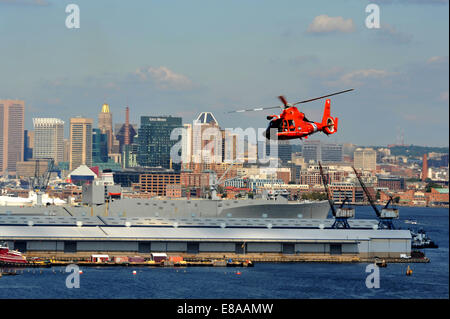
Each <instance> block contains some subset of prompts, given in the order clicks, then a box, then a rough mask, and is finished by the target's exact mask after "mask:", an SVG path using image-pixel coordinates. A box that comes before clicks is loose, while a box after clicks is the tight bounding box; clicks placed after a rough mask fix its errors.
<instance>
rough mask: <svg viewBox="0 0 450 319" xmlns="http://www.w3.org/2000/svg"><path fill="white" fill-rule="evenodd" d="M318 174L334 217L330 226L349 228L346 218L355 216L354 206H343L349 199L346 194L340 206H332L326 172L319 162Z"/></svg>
mask: <svg viewBox="0 0 450 319" xmlns="http://www.w3.org/2000/svg"><path fill="white" fill-rule="evenodd" d="M319 169H320V176H322V182H323V186H324V187H325V192H326V194H327V199H328V203H329V204H330V208H331V212H332V214H333V217H334V219H335V220H334V223H333V225H332V226H331V228H345V229H348V228H350V225H349V224H348V221H347V219H348V218H353V217H355V209H354V208H344V205H345V203H346V202H348V201H349V199H348V197H347V196H346V197H345V199H344V201H343V202H342V204H341V206H340V207H339V208H338V209H337V210H336V208H335V207H334V202H333V199H332V198H331V194H330V192H329V190H328V174H327V176H325V174H324V172H323V168H322V164H321V163H320V162H319Z"/></svg>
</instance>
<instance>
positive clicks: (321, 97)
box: [292, 89, 354, 105]
mask: <svg viewBox="0 0 450 319" xmlns="http://www.w3.org/2000/svg"><path fill="white" fill-rule="evenodd" d="M353 90H354V89H348V90H345V91H340V92H336V93H332V94H328V95H324V96H320V97H316V98H313V99H309V100H304V101H300V102H296V103H294V104H292V105H297V104H301V103H307V102H312V101H315V100H320V99H323V98H326V97H329V96H333V95H338V94H342V93H346V92H350V91H353Z"/></svg>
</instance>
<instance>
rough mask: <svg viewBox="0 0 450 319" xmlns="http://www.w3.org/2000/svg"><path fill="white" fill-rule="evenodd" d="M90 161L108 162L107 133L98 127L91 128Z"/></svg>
mask: <svg viewBox="0 0 450 319" xmlns="http://www.w3.org/2000/svg"><path fill="white" fill-rule="evenodd" d="M92 162H93V163H106V162H108V135H107V134H104V133H102V132H101V130H100V129H99V128H95V129H93V130H92Z"/></svg>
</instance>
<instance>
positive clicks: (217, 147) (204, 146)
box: [191, 112, 222, 164]
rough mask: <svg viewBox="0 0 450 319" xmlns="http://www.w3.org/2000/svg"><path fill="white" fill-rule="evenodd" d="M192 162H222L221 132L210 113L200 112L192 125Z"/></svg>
mask: <svg viewBox="0 0 450 319" xmlns="http://www.w3.org/2000/svg"><path fill="white" fill-rule="evenodd" d="M191 161H192V162H194V163H206V164H210V163H219V162H221V161H222V132H221V131H220V127H219V123H218V122H217V120H216V118H215V117H214V115H213V114H212V113H211V112H202V113H200V115H199V116H198V117H197V119H196V120H195V121H194V122H193V124H192V159H191Z"/></svg>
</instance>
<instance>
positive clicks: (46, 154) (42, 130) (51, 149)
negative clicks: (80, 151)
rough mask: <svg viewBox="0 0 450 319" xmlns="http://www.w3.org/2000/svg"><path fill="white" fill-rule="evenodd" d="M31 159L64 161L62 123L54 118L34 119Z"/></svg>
mask: <svg viewBox="0 0 450 319" xmlns="http://www.w3.org/2000/svg"><path fill="white" fill-rule="evenodd" d="M33 126H34V150H33V158H34V159H40V158H53V159H54V161H55V163H59V162H62V161H64V121H62V120H60V119H56V118H34V119H33Z"/></svg>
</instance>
